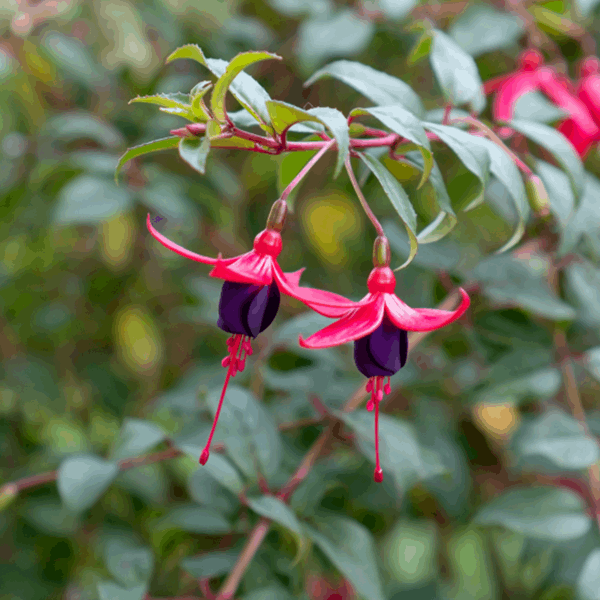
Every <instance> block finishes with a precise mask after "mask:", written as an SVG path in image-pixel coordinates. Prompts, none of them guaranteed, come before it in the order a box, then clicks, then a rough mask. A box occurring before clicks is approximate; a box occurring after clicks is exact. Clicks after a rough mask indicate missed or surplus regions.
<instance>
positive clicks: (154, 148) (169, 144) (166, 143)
mask: <svg viewBox="0 0 600 600" xmlns="http://www.w3.org/2000/svg"><path fill="white" fill-rule="evenodd" d="M180 139H181V138H179V137H177V136H175V137H169V138H162V139H160V140H154V141H153V142H147V143H146V144H140V145H139V146H133V148H129V150H127V152H125V154H123V156H121V158H119V163H118V164H117V169H116V170H115V181H116V180H117V179H118V178H119V173H120V171H121V169H122V168H123V165H124V164H125V163H126V162H128V161H130V160H131V159H132V158H137V157H138V156H142V155H144V154H148V153H150V152H158V151H160V150H169V149H171V148H175V147H177V145H178V144H179V140H180Z"/></svg>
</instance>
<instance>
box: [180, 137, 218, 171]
mask: <svg viewBox="0 0 600 600" xmlns="http://www.w3.org/2000/svg"><path fill="white" fill-rule="evenodd" d="M209 152H210V139H209V138H208V136H205V137H203V138H202V139H200V138H182V139H181V141H180V142H179V156H181V158H182V159H183V160H184V161H185V162H186V163H187V164H188V165H190V167H192V169H194V170H195V171H198V173H202V175H204V173H205V171H206V159H207V158H208V153H209Z"/></svg>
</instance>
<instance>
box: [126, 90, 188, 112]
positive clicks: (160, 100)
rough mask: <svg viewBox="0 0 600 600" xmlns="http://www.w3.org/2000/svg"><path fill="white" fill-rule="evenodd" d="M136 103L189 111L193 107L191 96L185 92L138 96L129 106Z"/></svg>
mask: <svg viewBox="0 0 600 600" xmlns="http://www.w3.org/2000/svg"><path fill="white" fill-rule="evenodd" d="M134 102H142V103H144V104H156V105H157V106H162V107H164V108H180V109H183V110H189V109H190V107H191V104H190V96H189V94H184V93H183V92H175V93H174V94H154V95H153V96H137V97H136V98H132V99H131V100H130V101H129V104H132V103H134Z"/></svg>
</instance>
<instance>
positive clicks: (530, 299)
mask: <svg viewBox="0 0 600 600" xmlns="http://www.w3.org/2000/svg"><path fill="white" fill-rule="evenodd" d="M546 272H547V265H546V264H545V263H544V262H543V260H542V259H540V258H537V257H532V258H530V259H529V260H523V259H517V258H512V257H507V256H496V257H490V258H487V259H485V260H483V261H481V262H480V263H479V264H478V265H477V267H476V268H475V269H474V270H473V276H474V277H475V278H476V279H477V280H478V281H481V282H482V283H483V291H484V294H485V295H486V296H487V297H488V298H490V299H491V300H493V301H495V302H501V303H503V304H507V305H509V306H519V307H521V308H524V309H526V310H529V311H531V312H533V313H534V314H537V315H541V316H543V317H546V318H549V319H554V320H556V321H564V320H571V319H574V318H575V316H576V312H575V310H574V309H573V307H572V306H570V305H569V304H567V303H565V302H563V300H561V299H560V298H558V297H557V296H556V294H555V293H554V292H553V291H552V290H551V289H550V286H549V285H548V282H547V280H546Z"/></svg>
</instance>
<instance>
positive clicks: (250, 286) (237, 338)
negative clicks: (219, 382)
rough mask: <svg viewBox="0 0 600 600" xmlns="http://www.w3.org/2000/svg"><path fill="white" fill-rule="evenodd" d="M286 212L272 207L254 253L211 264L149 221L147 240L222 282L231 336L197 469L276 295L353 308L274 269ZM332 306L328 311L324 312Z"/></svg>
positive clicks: (224, 322) (279, 205)
mask: <svg viewBox="0 0 600 600" xmlns="http://www.w3.org/2000/svg"><path fill="white" fill-rule="evenodd" d="M286 212H287V205H286V203H285V202H284V201H281V200H278V201H277V202H275V204H274V205H273V208H272V209H271V213H270V215H269V219H268V221H267V227H266V229H265V230H263V231H261V232H260V233H259V234H258V235H257V236H256V238H255V239H254V248H253V249H252V250H251V251H250V252H247V253H246V254H242V255H241V256H236V257H234V258H226V259H224V258H221V255H219V256H218V257H217V258H210V257H208V256H202V255H200V254H196V253H195V252H191V251H190V250H186V249H185V248H183V247H182V246H179V245H178V244H176V243H175V242H172V241H171V240H169V239H168V238H166V237H165V236H164V235H162V234H161V233H159V232H158V231H157V230H156V229H155V228H154V227H153V225H152V222H151V221H150V215H148V219H147V226H148V231H149V232H150V233H151V235H152V236H153V237H154V238H155V239H156V240H158V241H159V242H160V243H161V244H162V245H163V246H165V247H166V248H168V249H169V250H172V251H173V252H176V253H177V254H179V255H180V256H184V257H186V258H189V259H191V260H194V261H196V262H200V263H203V264H206V265H212V267H213V269H212V271H211V272H210V273H209V275H210V276H211V277H217V278H219V279H224V280H225V282H224V284H223V288H222V290H221V298H220V300H219V320H218V322H217V325H218V327H220V328H221V329H222V330H223V331H226V332H227V333H230V334H232V335H231V337H230V338H229V339H228V340H227V347H228V356H226V357H225V358H224V359H223V361H222V363H221V364H222V365H223V367H225V368H227V375H226V377H225V383H224V384H223V390H222V392H221V397H220V400H219V404H218V407H217V411H216V414H215V418H214V421H213V425H212V429H211V432H210V434H209V436H208V441H207V442H206V446H205V448H204V450H203V451H202V454H201V456H200V464H202V465H204V464H206V461H207V460H208V457H209V451H210V444H211V441H212V438H213V435H214V432H215V428H216V425H217V421H218V420H219V414H220V412H221V407H222V405H223V399H224V397H225V392H226V390H227V385H228V383H229V379H230V377H235V375H236V373H238V372H241V371H243V370H244V367H245V363H246V357H247V356H251V355H252V346H251V339H253V338H255V337H256V336H257V335H258V334H259V333H261V332H262V331H264V330H265V329H266V328H267V327H268V326H269V325H270V324H271V323H272V322H273V320H274V319H275V316H276V315H277V310H278V309H279V302H280V293H281V292H283V293H284V294H287V295H288V296H291V297H292V298H296V299H297V300H300V301H301V302H303V303H305V304H310V305H315V306H316V305H321V304H322V305H325V306H323V307H321V310H320V312H322V314H325V315H327V316H331V317H337V316H339V315H340V314H341V313H342V312H344V311H345V310H348V309H349V308H351V307H352V303H351V302H349V301H348V300H346V299H345V298H343V297H342V296H338V295H337V294H333V293H330V292H324V291H322V290H316V289H312V288H307V287H300V285H299V283H300V275H301V274H302V272H303V270H304V269H300V270H299V271H296V272H295V273H284V272H283V271H282V270H281V267H280V266H279V264H278V263H277V257H278V256H279V254H280V252H281V249H282V241H281V234H280V231H281V229H282V228H283V223H284V220H285V216H286ZM329 305H331V306H329Z"/></svg>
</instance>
